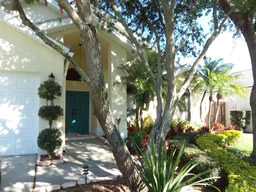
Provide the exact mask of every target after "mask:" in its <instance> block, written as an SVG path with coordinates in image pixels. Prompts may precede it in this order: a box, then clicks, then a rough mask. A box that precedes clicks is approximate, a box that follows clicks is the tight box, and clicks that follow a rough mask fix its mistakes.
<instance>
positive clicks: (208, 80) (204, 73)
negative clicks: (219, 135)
mask: <svg viewBox="0 0 256 192" xmlns="http://www.w3.org/2000/svg"><path fill="white" fill-rule="evenodd" d="M222 62H223V59H218V60H212V59H211V58H209V57H207V58H205V59H204V64H203V65H200V66H199V67H198V71H197V74H196V75H195V77H194V79H193V82H192V84H191V86H192V91H193V92H201V93H202V98H201V101H200V119H201V121H203V119H202V104H203V101H204V98H205V96H206V94H207V93H209V111H208V125H209V127H210V117H211V103H212V101H213V99H212V95H213V93H214V91H215V88H216V86H217V84H216V78H217V75H216V74H220V73H222V71H224V70H226V68H228V67H229V65H230V64H223V63H222Z"/></svg>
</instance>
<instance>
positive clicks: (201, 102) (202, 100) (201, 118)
mask: <svg viewBox="0 0 256 192" xmlns="http://www.w3.org/2000/svg"><path fill="white" fill-rule="evenodd" d="M205 95H206V91H204V93H203V97H202V99H201V101H200V120H201V121H202V122H203V117H202V110H203V109H202V105H203V102H204V98H205Z"/></svg>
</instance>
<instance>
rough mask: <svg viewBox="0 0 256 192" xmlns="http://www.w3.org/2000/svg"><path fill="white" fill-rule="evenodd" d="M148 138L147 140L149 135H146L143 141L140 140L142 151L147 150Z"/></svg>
mask: <svg viewBox="0 0 256 192" xmlns="http://www.w3.org/2000/svg"><path fill="white" fill-rule="evenodd" d="M148 138H149V135H146V136H145V137H144V138H143V140H142V149H144V150H145V149H146V148H147V145H148Z"/></svg>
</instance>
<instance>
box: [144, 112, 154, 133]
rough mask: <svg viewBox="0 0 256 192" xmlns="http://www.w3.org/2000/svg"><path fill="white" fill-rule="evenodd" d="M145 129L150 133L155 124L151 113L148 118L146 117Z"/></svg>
mask: <svg viewBox="0 0 256 192" xmlns="http://www.w3.org/2000/svg"><path fill="white" fill-rule="evenodd" d="M144 119H145V120H144V131H145V133H146V134H149V133H150V131H151V129H152V127H153V126H154V120H153V118H152V117H151V115H148V116H147V117H146V118H144Z"/></svg>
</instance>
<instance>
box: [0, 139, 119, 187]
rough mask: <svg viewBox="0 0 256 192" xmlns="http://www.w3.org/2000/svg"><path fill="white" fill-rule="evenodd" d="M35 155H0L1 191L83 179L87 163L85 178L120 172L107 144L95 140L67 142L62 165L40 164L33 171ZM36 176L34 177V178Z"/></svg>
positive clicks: (108, 175) (113, 174)
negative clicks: (87, 173) (87, 172)
mask: <svg viewBox="0 0 256 192" xmlns="http://www.w3.org/2000/svg"><path fill="white" fill-rule="evenodd" d="M36 158H37V155H24V156H9V157H0V159H1V160H2V166H1V167H2V183H1V186H0V191H3V192H31V191H32V190H33V183H34V182H33V181H34V179H36V183H35V188H41V187H47V186H50V185H61V184H64V183H67V182H72V181H73V182H76V181H79V180H81V179H84V175H83V168H82V167H83V166H84V165H87V166H89V175H88V179H94V178H98V177H111V176H118V175H120V174H121V173H120V171H119V170H118V168H117V165H116V163H115V159H114V157H113V154H112V152H111V151H110V150H109V147H108V146H107V145H105V144H103V143H102V142H101V141H100V140H98V139H87V140H80V141H67V142H66V153H65V154H64V160H65V163H64V164H59V165H56V166H50V167H39V166H37V171H36V174H35V162H36ZM35 175H36V178H35V177H34V176H35Z"/></svg>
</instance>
